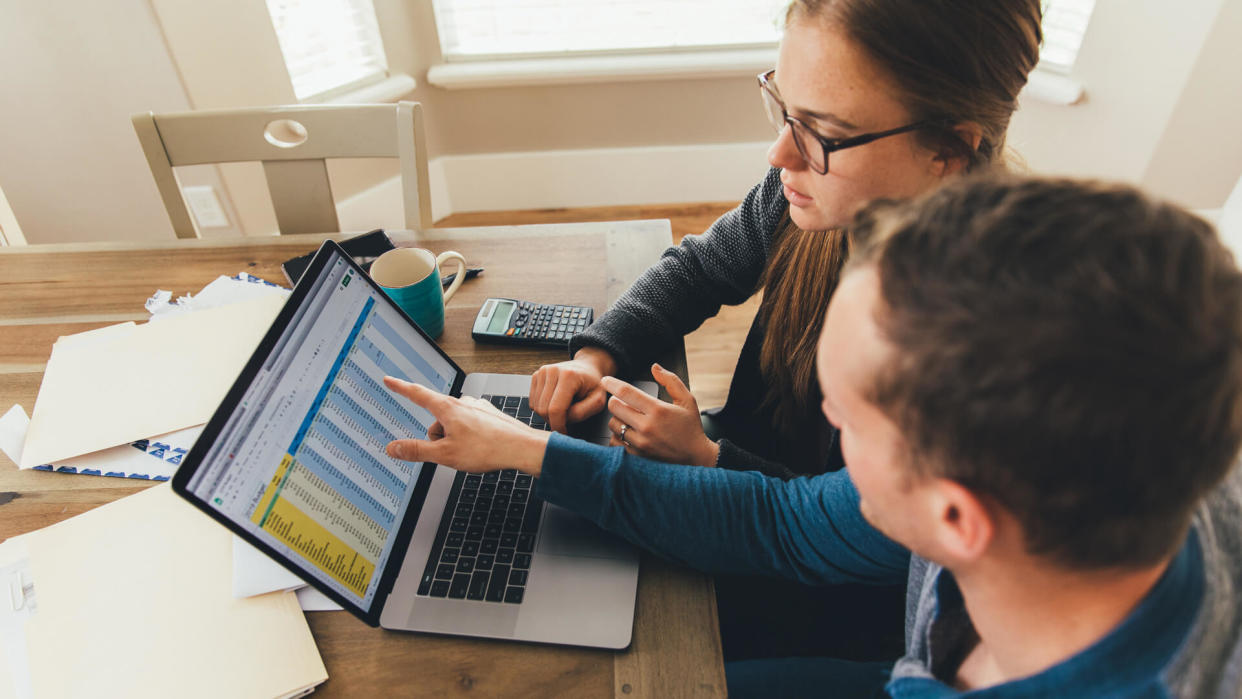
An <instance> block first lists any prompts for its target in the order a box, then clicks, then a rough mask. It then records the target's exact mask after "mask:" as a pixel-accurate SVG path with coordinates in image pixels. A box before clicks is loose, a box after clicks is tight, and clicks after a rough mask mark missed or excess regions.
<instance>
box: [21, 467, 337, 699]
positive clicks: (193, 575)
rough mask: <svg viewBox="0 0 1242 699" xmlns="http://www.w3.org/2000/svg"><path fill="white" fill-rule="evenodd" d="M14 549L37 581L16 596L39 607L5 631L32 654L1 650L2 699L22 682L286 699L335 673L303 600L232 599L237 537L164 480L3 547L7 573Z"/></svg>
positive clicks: (41, 690) (45, 687) (89, 691)
mask: <svg viewBox="0 0 1242 699" xmlns="http://www.w3.org/2000/svg"><path fill="white" fill-rule="evenodd" d="M14 544H16V545H18V546H24V547H25V549H26V550H25V553H26V554H27V555H28V559H29V570H28V574H29V580H30V582H31V585H30V589H29V591H28V592H27V593H22V594H18V595H16V596H14V595H13V594H12V592H11V591H10V594H7V595H6V596H7V597H10V598H11V599H10V600H8V601H7V603H8V604H16V605H20V606H30V607H33V612H31V613H29V614H28V615H27V616H25V617H24V619H21V620H20V622H24V623H20V622H19V621H15V620H14V619H12V618H10V619H8V621H7V622H6V623H0V632H2V633H5V634H6V641H7V643H6V645H5V647H6V649H7V648H9V647H11V646H12V645H13V642H14V640H16V641H24V644H25V649H24V650H25V655H26V657H27V658H28V661H29V662H28V666H27V667H22V666H21V665H20V663H19V662H15V658H14V654H13V653H11V652H10V653H6V654H5V656H4V658H3V661H2V662H0V679H5V678H4V676H5V675H6V674H7V675H8V676H9V677H8V679H9V680H10V681H8V682H6V683H4V684H3V685H2V686H0V696H2V695H5V694H9V693H10V692H14V693H16V692H20V691H21V688H22V687H23V678H24V682H25V683H28V684H26V685H25V686H26V687H27V688H28V689H29V690H30V691H32V693H33V694H32V695H33V696H34V697H70V696H72V697H79V696H118V697H119V696H124V697H142V696H151V697H168V696H178V697H193V696H202V697H222V696H227V697H283V696H295V695H298V694H300V693H303V692H304V691H306V690H308V689H310V688H313V687H314V686H316V685H318V684H319V683H321V682H323V681H324V680H325V679H327V672H326V671H325V669H324V666H323V662H322V660H321V659H320V657H319V652H318V650H317V649H316V648H315V643H314V639H313V638H312V637H311V634H310V629H309V628H308V627H307V625H306V620H305V618H304V617H303V615H302V612H301V610H300V609H299V608H298V604H297V601H296V598H295V597H294V595H293V594H292V593H289V592H276V593H271V594H268V595H262V596H259V597H251V598H248V599H237V598H235V597H234V596H233V593H232V575H231V573H230V566H229V560H230V559H231V557H232V538H231V535H230V534H229V533H228V531H227V530H225V529H224V528H223V527H221V526H219V525H218V524H216V523H215V522H213V521H211V520H210V519H209V518H207V517H206V516H204V515H203V514H202V513H200V512H198V511H196V510H195V509H194V508H193V507H192V506H190V505H189V504H187V503H185V502H184V501H182V500H181V499H180V498H178V497H176V495H174V494H173V492H172V490H171V488H170V487H169V486H168V485H159V486H155V487H153V488H150V489H148V490H145V491H143V492H141V493H138V494H137V495H132V496H130V497H127V498H122V499H121V500H118V501H116V502H114V503H111V504H108V505H104V506H102V507H99V508H97V509H95V510H92V511H90V512H87V513H86V514H83V515H79V516H78V517H74V518H73V519H70V520H67V521H65V522H62V523H60V524H57V525H55V526H52V527H49V528H47V529H44V530H41V531H38V532H34V533H32V534H28V535H25V536H23V537H20V538H19V539H15V540H10V541H7V542H5V543H4V544H3V545H0V569H3V567H4V564H5V561H6V560H7V561H10V562H11V561H12V560H13V559H15V558H19V557H20V553H21V552H17V553H14V552H13V551H12V550H11V549H10V547H11V546H12V545H14ZM14 599H15V600H16V603H14V601H13V600H14ZM6 608H7V607H6ZM9 616H10V617H12V616H13V615H9ZM2 621H5V615H4V614H3V613H0V622H2ZM14 628H17V629H18V631H17V632H16V633H17V637H16V639H15V638H14V632H13V629H14ZM23 632H24V638H21V635H22V633H23ZM17 655H18V656H20V653H18V654H17ZM16 660H20V657H18V658H16ZM18 696H22V695H21V694H18Z"/></svg>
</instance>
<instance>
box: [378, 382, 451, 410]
mask: <svg viewBox="0 0 1242 699" xmlns="http://www.w3.org/2000/svg"><path fill="white" fill-rule="evenodd" d="M384 385H385V386H387V387H388V390H390V391H392V392H393V393H396V394H398V395H401V396H405V397H406V398H409V399H410V400H411V401H413V403H414V404H415V405H417V406H419V407H422V408H426V409H427V410H429V411H431V413H432V414H433V415H438V414H439V412H440V411H441V410H443V409H444V408H446V407H447V406H448V403H449V401H450V398H449V397H448V396H446V395H444V394H443V393H438V392H436V391H433V390H431V389H430V388H427V387H426V386H422V385H419V384H416V383H410V382H409V381H402V380H401V379H398V378H394V377H392V376H385V377H384Z"/></svg>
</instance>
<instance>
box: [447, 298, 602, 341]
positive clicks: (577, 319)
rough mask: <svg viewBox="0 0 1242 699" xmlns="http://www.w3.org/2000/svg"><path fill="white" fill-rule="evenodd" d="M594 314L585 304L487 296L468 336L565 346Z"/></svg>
mask: <svg viewBox="0 0 1242 699" xmlns="http://www.w3.org/2000/svg"><path fill="white" fill-rule="evenodd" d="M594 318H595V311H594V310H593V309H592V308H591V307H589V306H565V305H561V304H555V303H532V302H530V301H518V300H517V299H502V298H490V299H487V300H486V301H484V302H483V306H482V308H480V309H479V315H478V316H477V317H476V318H475V319H474V328H473V329H472V330H471V331H470V336H471V337H473V338H474V339H475V340H478V341H479V342H501V343H511V344H520V345H551V346H553V347H567V346H568V345H569V340H570V339H571V338H572V337H573V336H574V335H577V334H578V333H580V332H582V331H583V330H585V329H586V327H587V326H588V325H590V324H591V321H592V320H594Z"/></svg>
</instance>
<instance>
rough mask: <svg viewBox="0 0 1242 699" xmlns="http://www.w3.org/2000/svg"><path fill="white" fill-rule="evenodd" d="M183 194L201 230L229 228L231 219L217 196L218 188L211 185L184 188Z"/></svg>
mask: <svg viewBox="0 0 1242 699" xmlns="http://www.w3.org/2000/svg"><path fill="white" fill-rule="evenodd" d="M181 193H182V194H183V195H184V196H185V203H186V204H187V205H189V207H190V213H191V214H193V215H194V220H195V221H197V222H198V227H199V228H228V227H229V225H230V224H229V217H228V214H226V213H224V207H223V206H221V205H220V197H218V196H216V188H215V187H212V186H211V185H195V186H193V187H183V188H182V189H181Z"/></svg>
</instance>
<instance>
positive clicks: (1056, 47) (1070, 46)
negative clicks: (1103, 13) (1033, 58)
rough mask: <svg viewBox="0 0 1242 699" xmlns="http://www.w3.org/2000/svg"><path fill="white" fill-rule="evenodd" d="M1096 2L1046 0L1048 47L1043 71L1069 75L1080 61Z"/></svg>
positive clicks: (1042, 58)
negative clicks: (1080, 50) (1080, 48)
mask: <svg viewBox="0 0 1242 699" xmlns="http://www.w3.org/2000/svg"><path fill="white" fill-rule="evenodd" d="M1094 9H1095V0H1044V46H1043V49H1042V50H1041V51H1040V53H1039V64H1040V67H1041V68H1045V69H1047V70H1051V71H1055V72H1058V73H1068V72H1070V69H1071V68H1073V67H1074V61H1076V60H1077V59H1078V49H1079V47H1081V46H1082V39H1083V36H1084V35H1086V33H1087V23H1088V22H1089V21H1090V20H1091V12H1092V10H1094Z"/></svg>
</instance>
